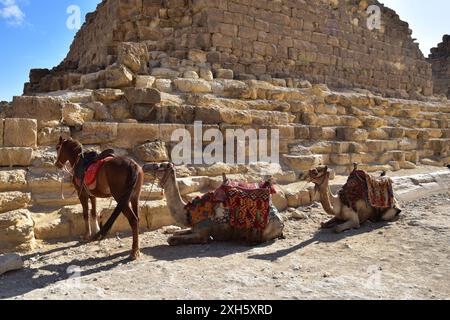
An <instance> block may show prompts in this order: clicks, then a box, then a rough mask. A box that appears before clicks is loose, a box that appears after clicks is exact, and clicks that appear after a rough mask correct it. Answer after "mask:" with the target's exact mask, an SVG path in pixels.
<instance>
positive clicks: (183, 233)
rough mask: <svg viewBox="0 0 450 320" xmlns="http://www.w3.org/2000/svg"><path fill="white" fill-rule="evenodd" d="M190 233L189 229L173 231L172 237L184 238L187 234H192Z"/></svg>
mask: <svg viewBox="0 0 450 320" xmlns="http://www.w3.org/2000/svg"><path fill="white" fill-rule="evenodd" d="M192 232H193V231H192V229H191V228H189V229H184V230H180V231H175V232H174V233H173V235H174V236H186V235H188V234H192Z"/></svg>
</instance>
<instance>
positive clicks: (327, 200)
mask: <svg viewBox="0 0 450 320" xmlns="http://www.w3.org/2000/svg"><path fill="white" fill-rule="evenodd" d="M319 194H320V202H321V204H322V207H323V209H324V210H325V212H326V213H328V214H329V215H332V216H335V215H337V214H338V213H339V212H336V211H337V210H336V209H335V203H336V202H337V201H338V197H337V196H335V195H333V194H332V193H331V191H330V183H329V179H328V177H326V178H325V180H324V182H323V183H322V184H321V185H320V186H319Z"/></svg>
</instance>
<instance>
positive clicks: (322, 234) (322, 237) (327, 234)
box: [248, 222, 389, 261]
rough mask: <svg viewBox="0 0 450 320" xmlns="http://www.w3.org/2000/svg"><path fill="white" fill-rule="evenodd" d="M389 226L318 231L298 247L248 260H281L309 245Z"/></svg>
mask: <svg viewBox="0 0 450 320" xmlns="http://www.w3.org/2000/svg"><path fill="white" fill-rule="evenodd" d="M387 225H389V223H387V222H382V223H366V224H365V225H363V226H362V227H361V228H359V229H356V230H351V231H347V232H343V233H334V232H333V231H331V230H319V231H318V232H317V233H316V234H314V236H313V237H312V238H311V239H308V240H305V241H303V242H301V243H299V244H298V245H295V246H293V247H290V248H287V249H282V250H278V251H275V252H272V253H265V254H257V255H253V256H249V257H248V258H249V259H257V260H267V261H276V260H278V259H280V258H283V257H285V256H287V255H289V254H291V253H293V252H295V251H298V250H301V249H303V248H306V247H307V246H309V245H312V244H318V243H331V242H339V241H341V240H343V239H346V238H351V237H354V236H358V235H360V234H363V233H368V232H373V231H376V230H378V229H382V228H384V227H386V226H387Z"/></svg>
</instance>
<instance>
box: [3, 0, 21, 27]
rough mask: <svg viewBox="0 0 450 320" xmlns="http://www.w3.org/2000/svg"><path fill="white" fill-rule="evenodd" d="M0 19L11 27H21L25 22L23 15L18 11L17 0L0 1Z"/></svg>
mask: <svg viewBox="0 0 450 320" xmlns="http://www.w3.org/2000/svg"><path fill="white" fill-rule="evenodd" d="M0 19H4V20H6V22H7V23H9V24H11V25H21V24H22V23H23V22H24V21H25V13H23V11H22V9H20V7H19V4H18V3H17V0H0Z"/></svg>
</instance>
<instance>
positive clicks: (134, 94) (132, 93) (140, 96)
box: [125, 88, 161, 104]
mask: <svg viewBox="0 0 450 320" xmlns="http://www.w3.org/2000/svg"><path fill="white" fill-rule="evenodd" d="M125 96H126V98H127V100H128V102H129V103H131V104H157V103H160V102H161V92H160V91H159V90H157V89H152V88H126V89H125Z"/></svg>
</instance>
